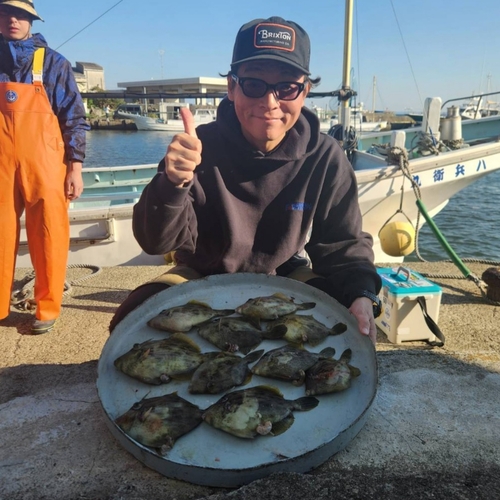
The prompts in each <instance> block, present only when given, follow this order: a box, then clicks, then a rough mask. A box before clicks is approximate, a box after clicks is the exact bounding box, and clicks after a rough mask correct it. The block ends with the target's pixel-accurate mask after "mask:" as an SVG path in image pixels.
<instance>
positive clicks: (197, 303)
mask: <svg viewBox="0 0 500 500" xmlns="http://www.w3.org/2000/svg"><path fill="white" fill-rule="evenodd" d="M188 304H192V305H193V306H202V307H207V308H208V309H212V308H211V307H210V306H209V305H208V304H207V303H206V302H202V301H201V300H195V299H192V300H190V301H188Z"/></svg>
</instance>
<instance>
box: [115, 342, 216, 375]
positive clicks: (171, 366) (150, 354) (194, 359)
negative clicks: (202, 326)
mask: <svg viewBox="0 0 500 500" xmlns="http://www.w3.org/2000/svg"><path fill="white" fill-rule="evenodd" d="M217 354H218V353H215V352H213V353H202V352H201V349H200V347H199V346H198V344H196V343H195V342H194V341H193V340H192V339H190V338H189V337H188V336H187V335H185V334H184V333H174V334H173V335H172V336H171V337H169V338H167V339H163V340H147V341H146V342H142V343H141V344H135V345H134V346H133V347H132V349H130V351H128V352H126V353H125V354H123V355H122V356H120V357H119V358H117V359H116V360H115V362H114V364H115V366H116V368H118V370H120V371H122V372H123V373H125V374H126V375H129V376H130V377H133V378H135V379H137V380H140V381H141V382H145V383H147V384H153V385H160V384H167V383H168V382H170V381H171V380H172V379H179V380H186V379H189V378H190V377H191V375H192V373H193V372H194V371H195V370H196V368H198V366H200V365H201V364H202V363H203V362H204V361H206V360H207V359H209V358H210V357H213V356H216V355H217Z"/></svg>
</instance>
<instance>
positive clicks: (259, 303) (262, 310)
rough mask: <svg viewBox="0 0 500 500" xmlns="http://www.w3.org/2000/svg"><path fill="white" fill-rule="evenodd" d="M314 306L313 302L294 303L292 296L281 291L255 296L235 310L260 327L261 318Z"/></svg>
mask: <svg viewBox="0 0 500 500" xmlns="http://www.w3.org/2000/svg"><path fill="white" fill-rule="evenodd" d="M315 306H316V303H315V302H304V303H302V304H296V303H295V302H294V299H293V298H292V297H287V296H286V295H285V294H283V293H275V294H273V295H269V296H267V297H255V298H253V299H249V300H247V301H246V302H245V303H244V304H242V305H241V306H238V307H237V308H236V312H237V313H238V314H241V315H242V316H245V317H246V318H248V319H249V320H250V321H251V322H252V323H253V324H255V326H257V327H260V321H261V320H273V319H278V318H280V317H281V316H285V315H286V314H291V313H294V312H295V311H304V310H307V309H312V308H313V307H315Z"/></svg>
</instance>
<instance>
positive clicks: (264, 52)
mask: <svg viewBox="0 0 500 500" xmlns="http://www.w3.org/2000/svg"><path fill="white" fill-rule="evenodd" d="M310 56H311V43H310V41H309V35H308V34H307V33H306V31H305V30H304V29H303V28H302V27H301V26H299V25H298V24H297V23H294V22H293V21H285V19H283V18H281V17H276V16H275V17H270V18H268V19H254V20H253V21H250V22H249V23H247V24H244V25H243V26H242V27H241V28H240V30H239V31H238V34H237V35H236V41H235V42H234V49H233V59H232V62H231V69H232V70H233V71H234V70H235V69H236V67H237V66H238V65H239V64H241V63H243V62H248V61H254V60H256V59H272V60H275V61H281V62H284V63H286V64H289V65H290V66H293V67H294V68H297V69H299V70H300V71H302V72H304V73H305V74H306V75H310V74H311V73H310V72H309V59H310Z"/></svg>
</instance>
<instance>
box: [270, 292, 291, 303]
mask: <svg viewBox="0 0 500 500" xmlns="http://www.w3.org/2000/svg"><path fill="white" fill-rule="evenodd" d="M272 296H273V297H277V298H278V299H282V300H286V301H287V302H293V301H294V298H293V297H289V296H288V295H285V294H284V293H282V292H276V293H273V295H272Z"/></svg>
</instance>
